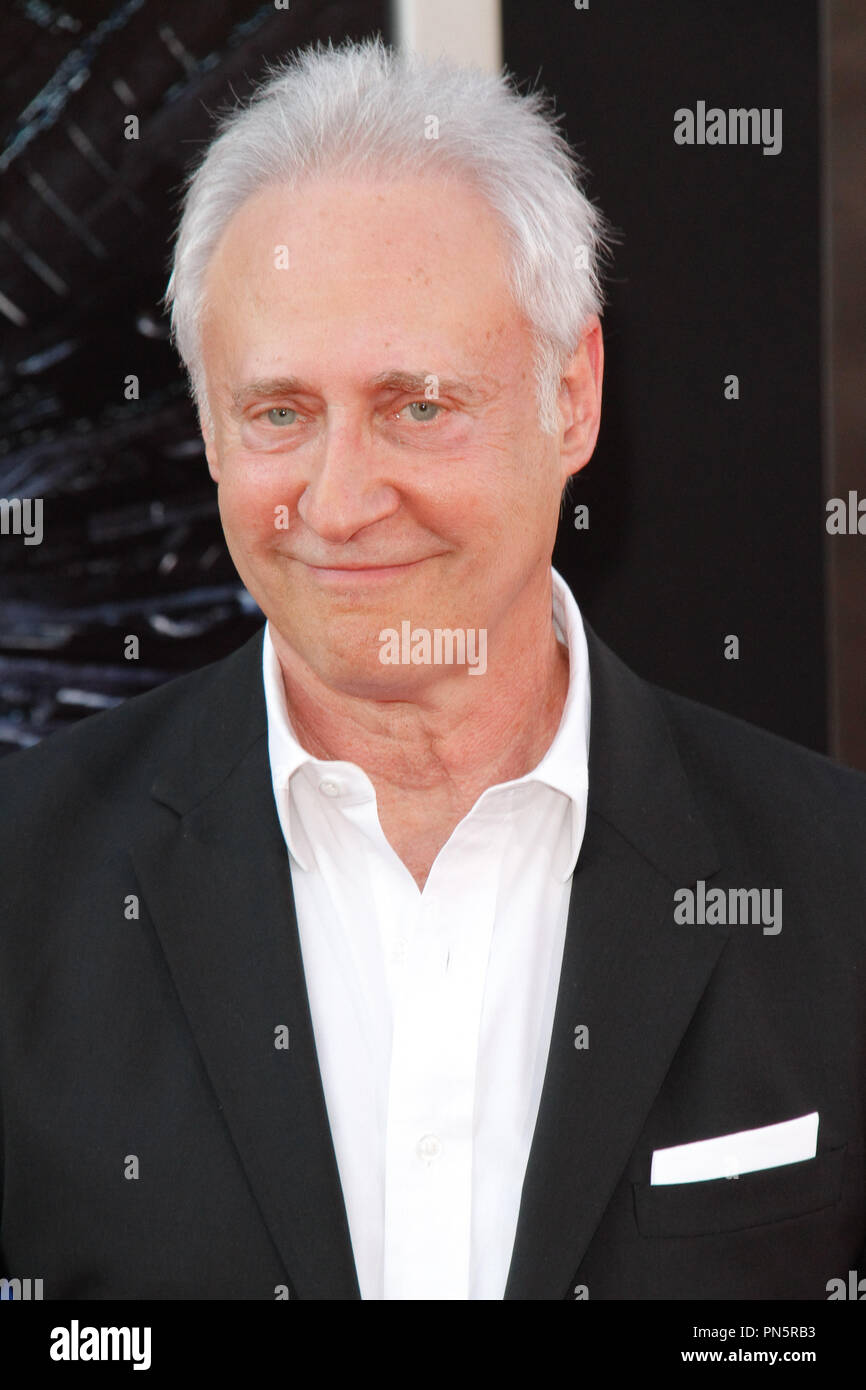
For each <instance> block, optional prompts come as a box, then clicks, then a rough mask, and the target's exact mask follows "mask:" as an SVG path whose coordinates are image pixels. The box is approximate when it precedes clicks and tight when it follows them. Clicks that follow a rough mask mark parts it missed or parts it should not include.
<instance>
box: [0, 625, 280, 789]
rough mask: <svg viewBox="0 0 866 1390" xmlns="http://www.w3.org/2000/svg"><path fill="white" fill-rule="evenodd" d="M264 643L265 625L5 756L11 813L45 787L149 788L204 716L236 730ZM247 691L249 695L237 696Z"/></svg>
mask: <svg viewBox="0 0 866 1390" xmlns="http://www.w3.org/2000/svg"><path fill="white" fill-rule="evenodd" d="M261 642H262V630H261V629H260V630H259V631H258V632H257V633H255V634H254V636H253V637H252V638H250V639H249V640H248V641H247V642H246V643H244V644H243V646H241V647H239V648H238V649H237V651H234V652H232V653H231V654H230V655H229V656H227V657H222V658H220V659H219V660H218V661H213V662H210V663H208V665H206V666H202V667H199V668H198V669H197V670H195V671H190V672H187V673H186V674H184V675H181V676H176V677H173V678H172V679H171V680H168V681H165V682H164V683H163V684H162V685H159V686H156V687H155V688H154V689H153V690H148V691H146V692H145V693H144V694H142V695H134V696H132V697H131V698H130V699H128V700H125V701H124V702H123V704H121V705H117V706H115V707H114V708H113V709H109V710H103V711H100V712H99V713H98V714H93V715H89V716H88V717H87V718H85V719H82V720H80V721H79V722H78V723H77V724H74V725H72V726H71V727H70V728H69V729H64V730H62V731H60V732H57V733H54V734H51V735H50V736H49V737H47V738H46V739H44V740H43V741H42V742H41V743H38V744H36V745H34V747H32V748H25V749H20V750H18V751H16V752H14V753H10V754H9V755H8V756H7V757H5V758H3V759H0V797H2V798H3V800H4V803H5V806H6V808H7V814H8V811H9V808H10V807H17V808H21V806H22V803H24V802H26V801H27V799H28V797H31V796H35V797H36V799H40V794H41V792H42V791H43V789H52V795H54V794H57V793H58V792H59V793H61V796H62V799H66V797H65V796H63V795H62V793H65V792H68V791H69V790H70V789H72V788H77V790H78V793H79V794H82V793H83V794H85V795H88V796H93V797H97V796H99V795H101V794H102V793H104V792H106V791H107V790H108V789H109V787H111V786H115V787H116V786H118V785H119V784H122V783H124V782H127V783H130V782H133V783H136V784H138V785H144V786H149V784H150V782H151V780H152V778H153V777H154V776H155V775H156V773H157V772H158V771H159V770H160V769H161V768H163V767H164V766H165V762H166V757H167V755H169V754H170V751H171V749H172V748H176V747H180V746H182V745H183V744H184V743H188V742H190V741H191V740H192V739H202V725H203V721H204V724H205V727H206V728H207V727H211V728H212V729H213V730H214V731H215V730H216V728H217V727H218V726H219V724H220V723H222V724H223V726H224V727H226V726H228V727H229V728H230V727H231V720H232V718H233V710H234V709H235V707H240V708H244V707H245V708H246V709H247V710H249V708H250V701H249V692H250V688H251V685H250V683H251V681H252V680H254V679H255V675H256V672H257V671H258V672H260V669H261ZM242 692H245V693H246V696H247V698H246V700H245V701H244V700H243V699H242V698H239V697H241V695H242ZM233 694H234V696H235V699H234V701H232V698H231V697H232V695H233ZM263 707H264V706H263V702H262V708H263ZM248 722H249V721H248ZM245 732H247V733H248V732H249V730H248V728H247V729H246V730H245V729H238V731H237V733H238V737H239V739H242V738H243V736H244V733H245Z"/></svg>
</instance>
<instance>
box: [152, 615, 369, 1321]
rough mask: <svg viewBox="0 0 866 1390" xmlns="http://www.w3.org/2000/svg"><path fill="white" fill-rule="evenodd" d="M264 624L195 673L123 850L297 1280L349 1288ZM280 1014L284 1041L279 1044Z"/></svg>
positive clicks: (324, 1291)
mask: <svg viewBox="0 0 866 1390" xmlns="http://www.w3.org/2000/svg"><path fill="white" fill-rule="evenodd" d="M261 646H262V634H261V633H259V634H257V635H256V637H255V638H253V639H252V640H251V641H250V642H248V643H247V644H246V645H245V646H244V647H242V648H241V649H240V650H239V651H238V652H236V653H235V654H234V655H233V656H232V657H230V658H229V659H228V660H227V661H224V662H220V663H217V664H216V665H215V666H214V667H212V668H208V670H207V671H205V672H200V673H198V675H199V678H200V679H201V681H202V689H201V692H200V694H199V697H198V699H194V700H191V701H187V702H186V705H185V707H184V709H185V711H188V713H185V714H184V720H185V722H184V725H183V727H182V728H177V729H176V731H175V738H174V747H173V748H172V750H171V757H170V759H169V760H168V763H167V768H166V771H165V772H164V773H163V774H162V775H161V776H160V777H159V778H157V781H156V783H155V784H154V788H153V793H154V796H155V799H156V800H158V801H159V802H161V803H162V805H163V806H164V807H170V808H171V810H170V811H163V812H162V813H161V815H160V818H159V822H158V823H157V824H155V825H154V826H153V827H152V828H151V829H149V830H147V831H146V832H145V833H144V834H142V836H141V837H140V838H139V839H138V841H137V842H136V844H135V846H134V847H133V860H134V863H135V867H136V872H137V874H138V876H139V880H140V883H141V887H142V892H143V895H144V899H145V902H146V905H147V908H148V910H149V912H150V914H151V916H152V918H153V922H154V924H155V928H156V931H157V934H158V936H159V939H160V942H161V945H162V948H163V951H164V953H165V957H166V960H167V962H168V966H169V969H170V971H171V974H172V978H173V980H174V983H175V986H176V988H177V992H178V995H179V998H180V1001H181V1004H182V1006H183V1008H184V1010H185V1012H186V1016H187V1019H188V1021H189V1025H190V1028H191V1030H192V1033H193V1036H194V1038H195V1042H196V1045H197V1046H198V1048H199V1051H200V1053H201V1056H202V1058H203V1061H204V1065H205V1068H206V1070H207V1073H208V1077H209V1080H210V1083H211V1085H212V1087H213V1090H214V1094H215V1097H216V1101H217V1104H218V1105H219V1108H220V1110H221V1112H222V1114H223V1116H224V1118H225V1121H226V1124H227V1126H228V1129H229V1131H230V1133H231V1136H232V1139H233V1141H234V1144H235V1147H236V1149H237V1152H238V1155H239V1157H240V1161H241V1163H242V1165H243V1168H244V1170H245V1173H246V1176H247V1179H248V1181H249V1184H250V1187H251V1189H252V1191H253V1194H254V1196H255V1198H256V1201H257V1202H258V1205H259V1207H260V1210H261V1212H262V1215H263V1217H264V1220H265V1222H266V1224H267V1226H268V1228H269V1230H270V1234H271V1237H272V1239H273V1241H274V1243H275V1245H276V1247H277V1249H278V1251H279V1253H280V1255H281V1257H282V1260H283V1262H284V1264H285V1266H286V1270H287V1272H288V1275H289V1277H290V1280H291V1283H292V1286H293V1289H294V1291H295V1293H296V1294H297V1295H298V1296H299V1297H301V1298H314V1299H353V1298H359V1297H360V1293H359V1289H358V1283H357V1278H356V1274H355V1266H354V1261H353V1257H352V1249H351V1242H350V1237H349V1229H348V1223H347V1220H346V1214H345V1207H344V1203H343V1196H342V1190H341V1187H340V1180H339V1173H338V1169H337V1163H336V1159H335V1155H334V1150H333V1145H332V1142H331V1134H330V1128H329V1125H328V1118H327V1111H326V1107H325V1101H324V1094H323V1091H322V1085H321V1077H320V1073H319V1067H318V1061H317V1056H316V1048H315V1040H314V1035H313V1028H312V1022H311V1017H310V1010H309V1002H308V998H307V992H306V986H305V981H304V973H303V966H302V959H301V952H300V944H299V938H298V930H297V920H296V917H295V910H294V901H293V896H292V890H291V879H290V873H289V864H288V859H287V855H286V848H285V843H284V841H283V839H282V835H281V832H280V827H279V821H278V818H277V814H276V807H275V805H274V799H273V791H272V787H271V779H270V767H269V762H268V754H267V721H266V715H265V707H264V694H263V690H262V679H261ZM280 1025H285V1027H286V1028H288V1032H289V1046H288V1049H282V1048H281V1049H278V1048H276V1047H275V1045H274V1044H275V1029H277V1028H278V1027H279V1026H280Z"/></svg>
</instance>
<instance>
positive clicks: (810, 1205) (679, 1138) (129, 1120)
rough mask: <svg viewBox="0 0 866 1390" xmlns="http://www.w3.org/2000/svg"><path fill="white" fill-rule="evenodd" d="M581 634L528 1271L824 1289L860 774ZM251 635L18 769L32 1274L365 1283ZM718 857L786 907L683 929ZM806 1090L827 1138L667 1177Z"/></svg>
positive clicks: (515, 1276)
mask: <svg viewBox="0 0 866 1390" xmlns="http://www.w3.org/2000/svg"><path fill="white" fill-rule="evenodd" d="M587 638H588V643H589V660H590V679H591V691H592V724H591V734H590V759H589V814H588V820H587V828H586V836H585V840H584V843H583V846H582V849H581V852H580V857H579V860H578V864H577V868H576V871H575V874H574V878H573V887H572V893H571V904H570V911H569V918H568V930H567V937H566V944H565V953H564V961H563V966H562V975H561V982H560V987H559V995H558V1001H557V1006H556V1016H555V1022H554V1027H553V1036H552V1043H551V1048H550V1054H549V1060H548V1065H547V1073H546V1077H545V1082H544V1090H543V1095H542V1099H541V1106H540V1112H539V1116H538V1123H537V1126H536V1130H535V1136H534V1140H533V1144H532V1150H531V1154H530V1158H529V1164H528V1169H527V1173H526V1179H525V1183H524V1188H523V1196H522V1203H521V1208H520V1219H519V1224H518V1228H517V1235H516V1241H515V1246H514V1253H513V1258H512V1262H511V1269H510V1274H509V1278H508V1286H507V1290H506V1298H508V1299H571V1298H574V1297H575V1296H583V1295H584V1293H585V1295H586V1296H588V1297H589V1298H590V1299H659V1298H667V1299H685V1298H699V1299H762V1298H782V1299H825V1298H826V1297H827V1282H828V1281H829V1280H830V1279H832V1278H843V1279H845V1278H847V1272H848V1271H849V1270H850V1269H852V1268H854V1269H859V1270H860V1272H861V1275H862V1274H866V1259H864V1242H866V1211H864V1205H866V1197H864V1173H866V1162H864V1097H866V914H864V905H866V892H864V847H866V778H864V777H861V776H860V775H858V774H857V773H854V772H851V771H847V770H844V769H841V768H838V767H836V766H835V765H833V764H832V763H831V762H830V761H828V760H827V759H824V758H822V757H819V756H818V755H816V754H813V753H810V752H808V751H806V750H804V749H801V748H798V747H796V746H795V745H793V744H790V743H787V742H785V741H783V740H781V739H778V738H776V737H774V736H772V735H770V734H767V733H764V732H762V731H760V730H758V729H755V728H752V727H750V726H749V725H746V724H743V723H742V722H740V721H738V720H735V719H732V718H730V717H727V716H725V715H722V714H719V713H717V712H715V711H713V710H711V709H708V708H705V707H702V706H699V705H696V704H694V703H692V702H690V701H688V700H685V699H682V698H680V697H678V696H676V695H673V694H670V693H668V692H665V691H662V690H660V689H658V688H656V687H653V686H650V685H648V684H647V683H646V682H644V681H643V680H641V679H639V678H638V677H637V676H635V675H634V674H633V673H632V672H630V671H629V670H628V669H627V668H626V667H625V666H624V665H623V664H622V662H620V661H619V659H618V658H617V657H616V656H615V655H614V654H613V653H612V652H611V651H609V650H608V649H607V647H605V646H604V644H603V643H601V642H600V641H599V640H598V638H597V637H596V636H595V635H594V634H593V632H592V631H591V629H588V631H587ZM261 640H262V639H261V633H259V634H257V635H256V636H255V637H254V638H253V639H252V640H251V641H249V642H248V643H247V644H246V645H245V646H243V647H242V648H241V649H240V650H238V651H237V652H235V653H234V654H233V655H232V656H230V657H228V658H227V659H225V660H223V661H219V662H216V663H214V664H213V665H211V666H208V667H206V668H204V669H203V670H200V671H197V672H195V673H193V674H191V675H188V676H184V677H182V678H181V679H178V680H174V681H171V682H169V683H168V684H167V685H164V686H162V687H160V688H159V689H157V690H155V691H152V692H150V693H148V694H146V695H144V696H141V697H138V698H136V699H133V700H131V701H129V702H128V703H127V704H125V705H123V706H122V707H120V708H118V709H116V710H112V711H110V712H108V713H105V714H101V715H98V716H95V717H92V718H90V719H87V720H85V721H84V722H83V723H81V724H79V725H77V726H75V727H74V728H72V729H71V730H70V731H69V732H67V733H63V734H61V735H55V736H54V737H52V738H50V739H49V740H47V741H46V742H45V743H43V744H41V745H39V746H38V747H36V748H33V749H29V750H27V751H25V752H22V753H16V754H14V755H13V756H11V757H9V758H7V759H5V760H4V761H3V762H2V763H0V806H2V824H0V865H2V872H0V1102H2V1111H0V1114H2V1136H0V1138H2V1165H3V1167H2V1182H3V1205H2V1228H0V1247H2V1256H3V1262H4V1266H5V1268H4V1273H6V1274H8V1275H10V1276H18V1277H21V1278H28V1277H29V1278H42V1279H43V1280H44V1293H45V1297H46V1298H79V1299H103V1298H172V1299H185V1298H202V1299H273V1298H274V1297H275V1296H277V1292H276V1291H280V1290H281V1289H282V1288H283V1287H284V1288H286V1289H287V1290H288V1292H289V1296H290V1297H292V1298H306V1299H353V1298H358V1297H359V1291H358V1285H357V1280H356V1275H355V1268H354V1262H353V1257H352V1249H351V1243H350V1239H349V1232H348V1226H347V1221H346V1215H345V1209H344V1205H343V1200H342V1194H341V1189H340V1182H339V1175H338V1171H337V1166H336V1161H335V1157H334V1152H333V1148H332V1144H331V1137H330V1130H329V1127H328V1119H327V1114H326V1109H325V1104H324V1098H323V1092H322V1086H321V1080H320V1075H319V1071H318V1065H317V1059H316V1050H315V1044H314V1038H313V1032H312V1026H311V1021H310V1014H309V1007H308V1001H307V995H306V990H305V984H304V974H303V968H302V961H301V956H300V949H299V942H298V935H297V927H296V921H295V915H294V909H293V900H292V891H291V876H290V871H289V865H288V858H287V854H286V849H285V845H284V843H283V840H282V836H281V833H280V827H279V823H278V820H277V815H276V808H275V804H274V798H273V793H272V789H271V783H270V772H269V765H268V757H267V737H266V717H265V704H264V695H263V689H262V678H261ZM700 879H703V880H704V881H705V882H706V883H707V884H708V886H713V887H716V886H721V887H723V888H728V887H746V888H748V887H765V888H781V889H782V892H783V924H782V930H781V932H779V933H778V934H777V935H769V934H767V933H765V932H764V931H763V929H762V927H761V926H760V925H747V924H741V925H734V926H713V925H691V926H689V925H680V924H677V923H676V922H675V920H674V906H675V903H674V894H675V892H676V891H677V889H679V888H684V887H689V886H693V885H695V883H696V882H697V881H698V880H700ZM526 930H527V931H529V932H531V931H532V930H533V924H532V922H531V921H527V923H526ZM581 1024H583V1025H586V1026H587V1027H588V1029H589V1034H588V1040H589V1046H588V1047H586V1048H581V1049H578V1048H577V1047H575V1028H576V1027H577V1026H578V1025H581ZM280 1025H286V1026H287V1027H288V1029H289V1036H290V1046H289V1048H288V1050H284V1049H283V1050H280V1049H277V1048H275V1046H274V1037H275V1033H274V1030H275V1029H276V1028H278V1027H279V1026H280ZM442 1026H443V1028H445V1027H447V1026H448V1023H447V1019H443V1022H442ZM815 1110H817V1111H818V1113H819V1116H820V1121H819V1131H818V1154H817V1157H816V1158H813V1159H808V1160H805V1161H802V1162H798V1163H794V1164H790V1165H787V1166H785V1167H779V1168H775V1169H771V1170H767V1171H764V1172H754V1173H744V1174H742V1175H741V1176H740V1177H739V1178H736V1179H725V1178H721V1179H711V1180H708V1181H705V1182H698V1183H689V1184H678V1185H676V1186H673V1187H658V1186H656V1187H653V1186H651V1185H650V1167H651V1160H652V1154H653V1151H654V1150H655V1149H659V1148H666V1147H670V1146H673V1145H678V1144H685V1143H688V1142H690V1141H693V1140H699V1139H707V1138H711V1137H714V1136H719V1135H724V1134H730V1133H733V1132H736V1131H740V1130H746V1129H751V1128H758V1127H762V1126H765V1125H770V1124H775V1123H778V1122H781V1121H784V1120H789V1119H792V1118H795V1117H796V1116H800V1115H804V1114H808V1113H810V1112H812V1111H815Z"/></svg>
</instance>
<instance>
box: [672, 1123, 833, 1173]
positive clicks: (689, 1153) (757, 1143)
mask: <svg viewBox="0 0 866 1390" xmlns="http://www.w3.org/2000/svg"><path fill="white" fill-rule="evenodd" d="M817 1152H818V1112H817V1110H815V1111H813V1113H812V1114H811V1115H801V1116H800V1117H799V1118H798V1119H796V1120H785V1121H783V1123H782V1124H779V1125H763V1126H762V1127H761V1128H760V1129H743V1130H740V1132H739V1133H738V1134H722V1135H720V1136H719V1138H718V1139H699V1140H698V1141H697V1142H696V1143H694V1144H677V1145H675V1147H674V1148H672V1149H656V1151H655V1153H654V1154H653V1161H652V1169H651V1172H650V1185H651V1186H652V1187H660V1186H664V1185H666V1184H669V1183H677V1182H707V1181H708V1180H709V1179H710V1178H736V1177H739V1175H740V1173H756V1172H758V1171H759V1169H761V1168H781V1167H782V1166H783V1165H784V1164H786V1163H801V1162H802V1161H803V1159H805V1158H814V1157H815V1155H816V1153H817Z"/></svg>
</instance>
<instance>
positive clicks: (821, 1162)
mask: <svg viewBox="0 0 866 1390" xmlns="http://www.w3.org/2000/svg"><path fill="white" fill-rule="evenodd" d="M847 1147H848V1146H847V1144H846V1145H843V1147H842V1148H841V1149H831V1150H829V1151H828V1152H827V1153H823V1154H818V1155H817V1156H816V1157H815V1158H807V1159H804V1160H803V1162H802V1163H786V1164H784V1165H783V1166H782V1167H781V1168H765V1169H762V1170H761V1171H760V1172H758V1173H743V1174H741V1175H740V1177H738V1178H711V1179H710V1180H709V1181H707V1182H685V1183H671V1184H669V1185H666V1186H660V1187H652V1186H650V1184H649V1183H633V1184H632V1189H633V1192H634V1208H635V1217H636V1219H637V1225H638V1230H639V1231H640V1233H641V1235H642V1236H651V1237H652V1236H656V1237H658V1236H702V1235H718V1234H720V1233H721V1232H723V1231H744V1230H748V1229H749V1227H751V1226H766V1225H769V1224H770V1223H771V1222H773V1221H790V1220H791V1219H792V1218H793V1217H797V1216H807V1215H808V1214H809V1212H813V1211H820V1210H821V1209H822V1208H823V1207H830V1206H833V1204H834V1203H835V1202H838V1201H839V1198H840V1196H841V1193H842V1175H843V1170H844V1166H845V1154H846V1152H847Z"/></svg>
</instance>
